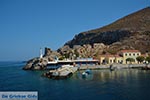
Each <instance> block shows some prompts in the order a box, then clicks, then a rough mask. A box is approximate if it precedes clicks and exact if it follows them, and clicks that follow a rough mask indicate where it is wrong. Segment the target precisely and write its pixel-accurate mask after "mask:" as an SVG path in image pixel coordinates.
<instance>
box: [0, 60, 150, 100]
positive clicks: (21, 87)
mask: <svg viewBox="0 0 150 100" xmlns="http://www.w3.org/2000/svg"><path fill="white" fill-rule="evenodd" d="M23 65H24V64H23V63H21V62H0V91H38V95H39V100H149V99H150V95H149V94H150V71H142V70H138V69H129V70H119V71H113V72H110V71H109V70H95V71H92V75H90V76H89V77H88V78H85V79H84V78H82V77H81V73H82V72H77V73H75V74H74V75H73V76H72V77H71V78H69V79H65V80H51V79H48V78H44V77H41V74H42V73H43V71H24V70H22V67H23Z"/></svg>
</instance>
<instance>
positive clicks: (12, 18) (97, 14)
mask: <svg viewBox="0 0 150 100" xmlns="http://www.w3.org/2000/svg"><path fill="white" fill-rule="evenodd" d="M148 5H150V0H0V61H24V60H29V59H31V58H33V57H37V56H39V49H40V48H42V49H43V50H44V48H45V47H49V48H51V49H52V50H57V49H58V48H60V47H62V46H63V45H64V43H66V42H67V41H69V40H71V39H72V38H73V37H74V36H75V35H76V34H79V33H80V32H84V31H88V30H91V29H95V28H100V27H102V26H105V25H108V24H110V23H112V22H114V21H116V20H117V19H119V18H122V17H124V16H126V15H128V14H130V13H133V12H135V11H138V10H140V9H143V8H145V7H147V6H148Z"/></svg>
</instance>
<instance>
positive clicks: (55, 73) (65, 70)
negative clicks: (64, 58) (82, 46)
mask: <svg viewBox="0 0 150 100" xmlns="http://www.w3.org/2000/svg"><path fill="white" fill-rule="evenodd" d="M76 71H77V67H74V66H73V65H62V66H61V67H60V68H58V69H57V70H51V71H50V73H51V77H52V78H66V77H68V76H70V75H72V74H73V73H74V72H76Z"/></svg>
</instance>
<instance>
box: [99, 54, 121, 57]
mask: <svg viewBox="0 0 150 100" xmlns="http://www.w3.org/2000/svg"><path fill="white" fill-rule="evenodd" d="M100 57H120V56H119V55H109V54H106V55H100Z"/></svg>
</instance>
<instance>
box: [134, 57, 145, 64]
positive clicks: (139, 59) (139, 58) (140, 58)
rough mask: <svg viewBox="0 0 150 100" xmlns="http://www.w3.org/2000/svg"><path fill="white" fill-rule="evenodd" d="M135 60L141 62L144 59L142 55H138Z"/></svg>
mask: <svg viewBox="0 0 150 100" xmlns="http://www.w3.org/2000/svg"><path fill="white" fill-rule="evenodd" d="M136 60H137V61H138V62H140V63H141V62H143V61H144V60H145V58H144V57H143V56H138V57H137V58H136Z"/></svg>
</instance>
